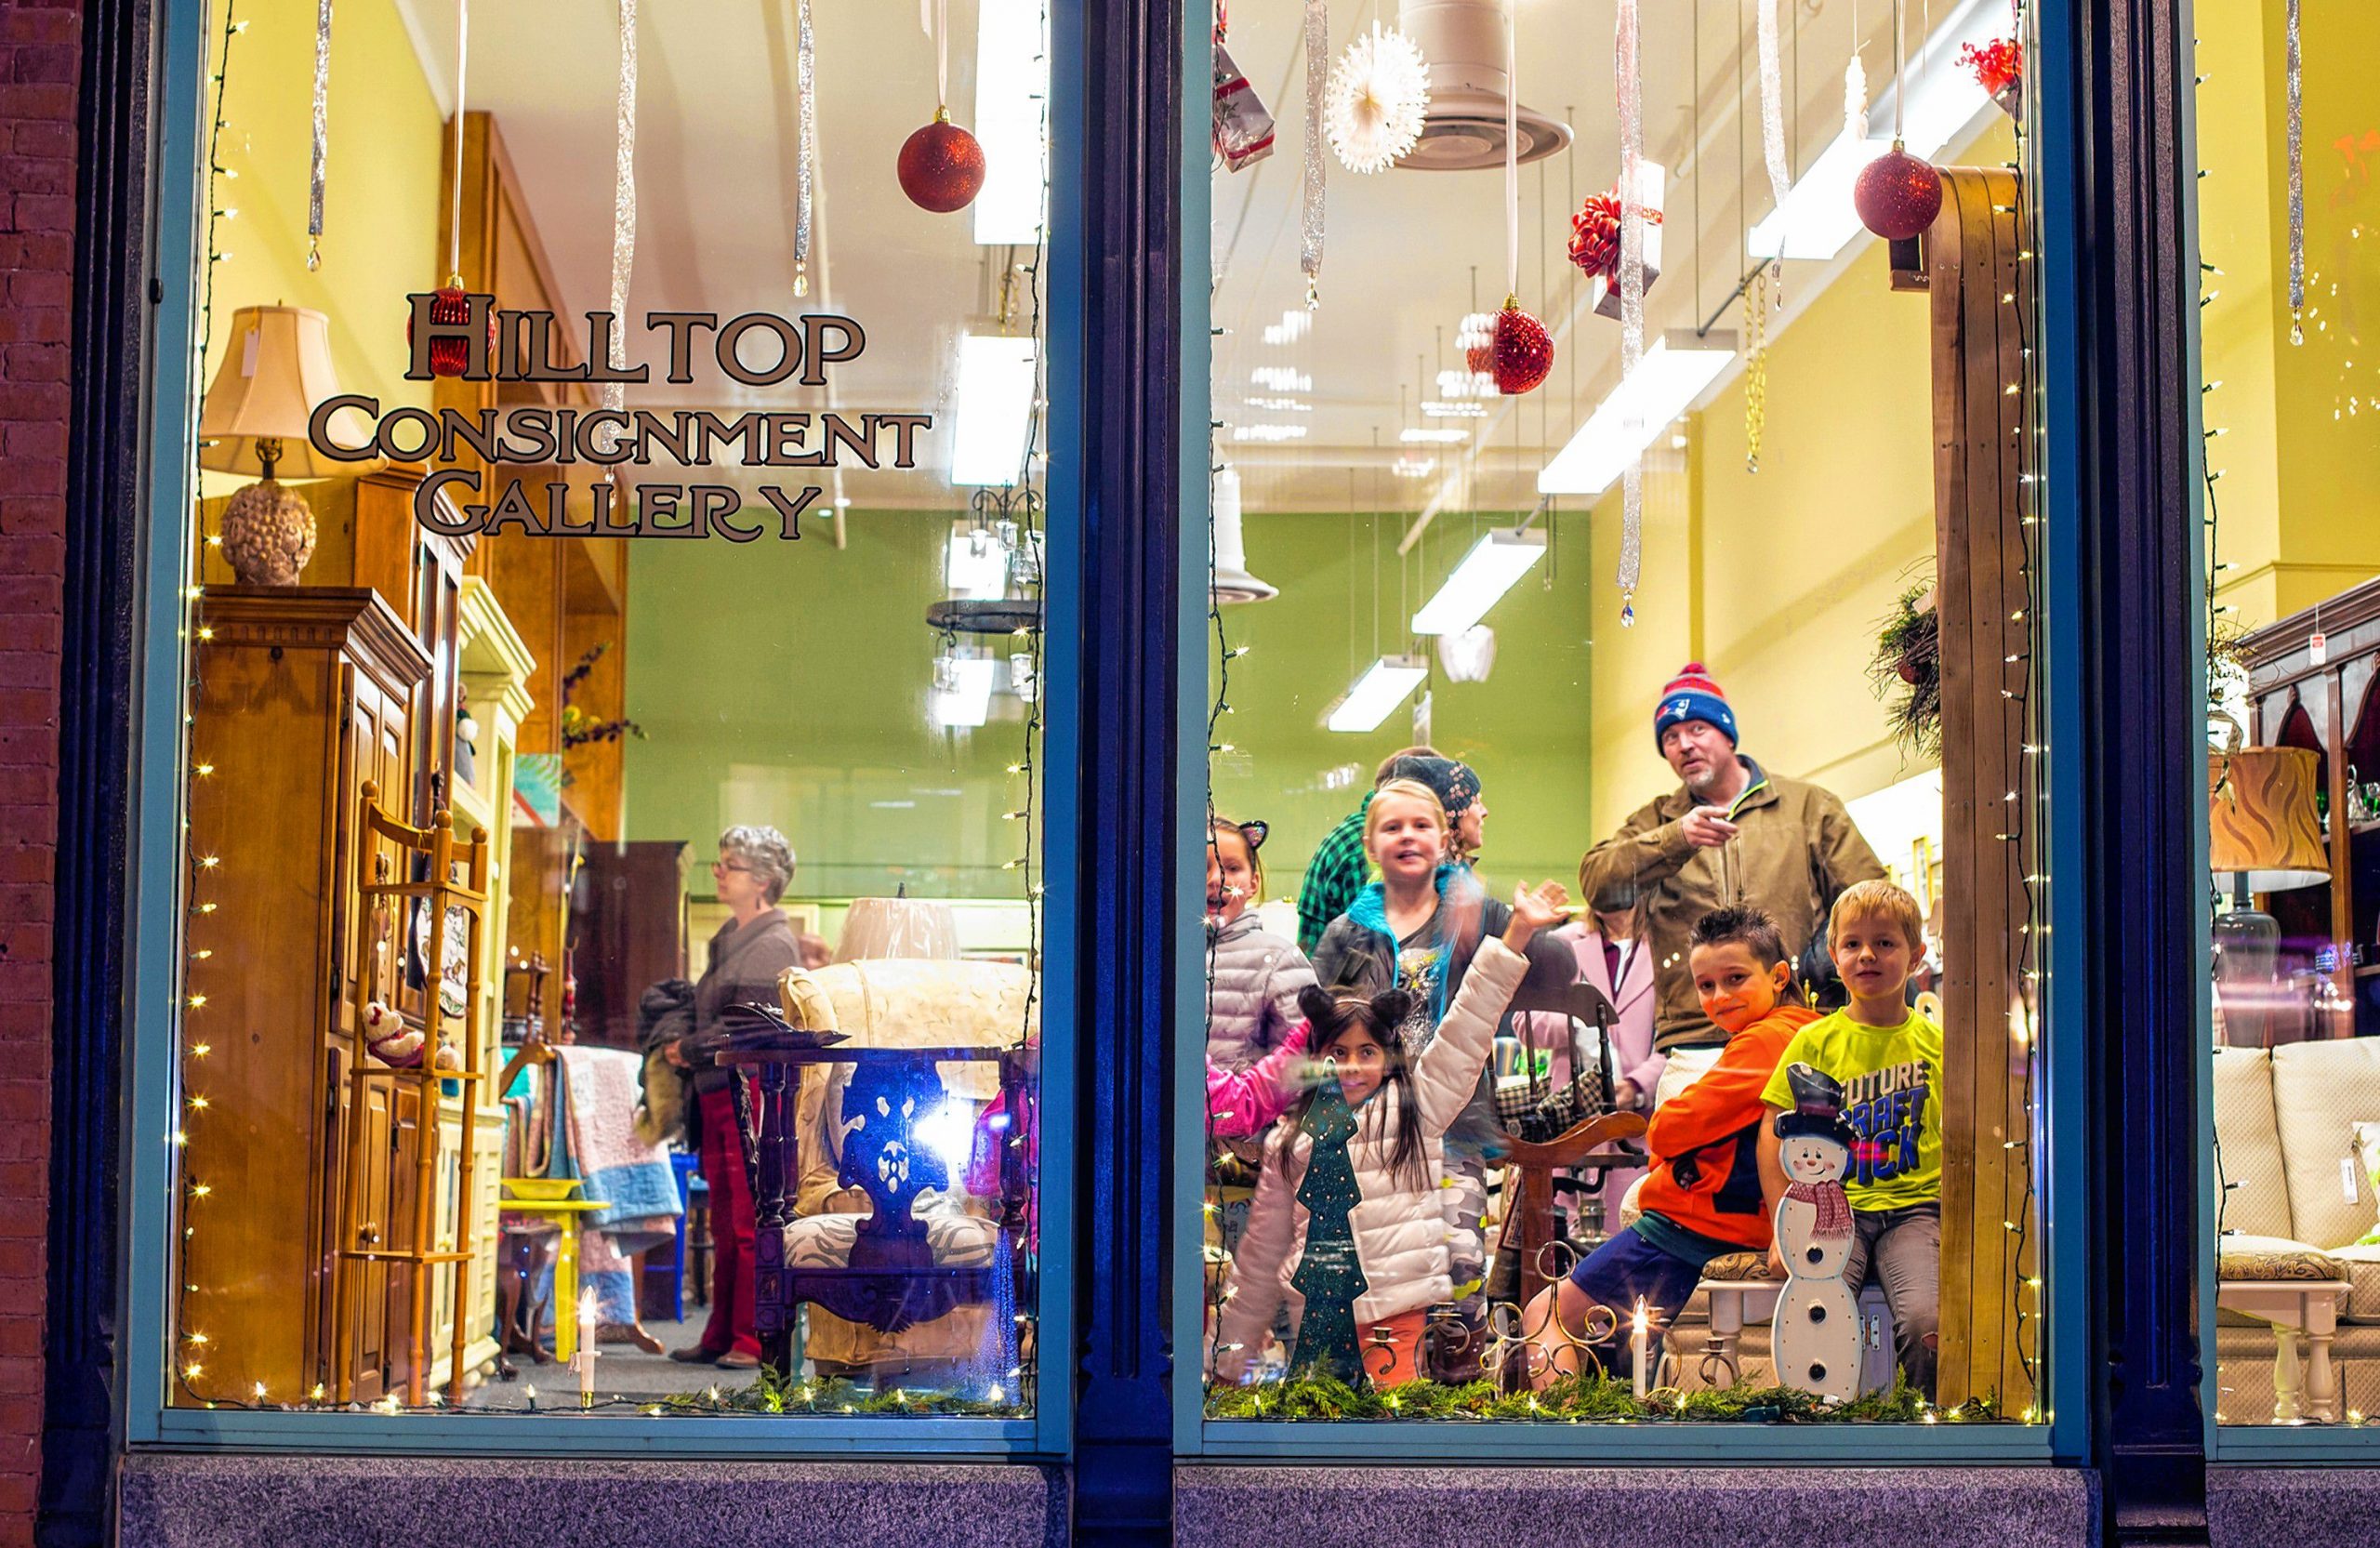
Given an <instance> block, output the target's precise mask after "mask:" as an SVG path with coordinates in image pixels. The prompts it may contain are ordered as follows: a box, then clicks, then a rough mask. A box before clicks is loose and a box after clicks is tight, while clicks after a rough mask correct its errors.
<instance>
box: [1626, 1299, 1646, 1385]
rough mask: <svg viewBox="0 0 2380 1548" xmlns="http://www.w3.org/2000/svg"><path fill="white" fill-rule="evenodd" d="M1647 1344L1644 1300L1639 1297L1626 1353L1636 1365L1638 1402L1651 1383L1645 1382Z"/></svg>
mask: <svg viewBox="0 0 2380 1548" xmlns="http://www.w3.org/2000/svg"><path fill="white" fill-rule="evenodd" d="M1647 1342H1648V1341H1647V1339H1646V1322H1645V1298H1644V1297H1643V1296H1641V1295H1640V1296H1638V1297H1637V1298H1636V1318H1635V1324H1634V1328H1633V1330H1632V1331H1631V1332H1630V1333H1629V1335H1628V1353H1629V1354H1630V1355H1631V1356H1633V1358H1634V1361H1635V1365H1636V1396H1637V1399H1638V1401H1640V1402H1641V1401H1643V1399H1644V1396H1645V1392H1646V1388H1647V1387H1648V1386H1650V1385H1651V1383H1650V1382H1649V1380H1647V1372H1646V1366H1647V1365H1648V1363H1649V1362H1648V1361H1647V1359H1646V1343H1647Z"/></svg>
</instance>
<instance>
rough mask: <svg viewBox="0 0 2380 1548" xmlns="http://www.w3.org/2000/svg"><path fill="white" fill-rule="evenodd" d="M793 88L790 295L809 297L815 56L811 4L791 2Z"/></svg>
mask: <svg viewBox="0 0 2380 1548" xmlns="http://www.w3.org/2000/svg"><path fill="white" fill-rule="evenodd" d="M793 79H794V84H795V85H796V86H798V87H799V88H800V92H801V107H800V119H799V120H798V132H799V133H800V136H801V143H800V148H799V149H798V150H797V151H796V152H795V154H794V203H793V293H794V295H796V296H797V297H800V296H807V295H809V294H810V235H811V228H812V222H813V219H814V218H815V216H814V213H813V200H815V199H816V197H817V180H816V179H817V177H818V108H817V100H816V98H817V87H818V52H817V46H816V43H815V40H814V39H813V37H812V35H811V32H810V0H794V64H793Z"/></svg>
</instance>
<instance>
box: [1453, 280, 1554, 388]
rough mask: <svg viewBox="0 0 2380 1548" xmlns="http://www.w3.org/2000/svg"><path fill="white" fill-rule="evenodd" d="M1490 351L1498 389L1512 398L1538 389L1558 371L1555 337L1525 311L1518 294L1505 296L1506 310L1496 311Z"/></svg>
mask: <svg viewBox="0 0 2380 1548" xmlns="http://www.w3.org/2000/svg"><path fill="white" fill-rule="evenodd" d="M1473 353H1474V355H1475V354H1476V353H1477V351H1473ZM1488 355H1489V364H1488V371H1489V372H1490V373H1491V374H1492V375H1493V376H1494V377H1495V378H1496V390H1497V391H1499V392H1501V393H1502V394H1504V395H1505V396H1506V397H1508V398H1517V397H1519V396H1520V395H1521V394H1522V393H1524V392H1529V391H1534V390H1536V389H1537V388H1538V387H1539V386H1540V384H1542V383H1543V382H1544V380H1545V378H1546V377H1547V376H1549V375H1550V374H1552V372H1553V370H1554V336H1553V335H1551V334H1549V333H1547V332H1546V331H1545V324H1542V323H1540V322H1539V321H1538V320H1537V319H1536V318H1534V317H1531V316H1530V315H1529V314H1528V313H1527V312H1526V311H1522V310H1521V303H1520V298H1519V297H1517V296H1512V297H1507V298H1505V300H1504V310H1503V311H1500V312H1498V313H1497V314H1496V331H1495V334H1494V336H1493V337H1491V338H1490V339H1489V340H1488Z"/></svg>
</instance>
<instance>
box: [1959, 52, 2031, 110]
mask: <svg viewBox="0 0 2380 1548" xmlns="http://www.w3.org/2000/svg"><path fill="white" fill-rule="evenodd" d="M1959 63H1960V64H1962V65H1964V66H1965V67H1966V70H1967V73H1969V74H1971V75H1973V76H1974V77H1975V79H1976V84H1977V86H1981V87H1983V89H1984V90H1985V92H1987V93H1988V94H1990V96H1993V97H1997V96H1999V95H2000V94H2001V93H2002V92H2003V91H2005V90H2007V89H2008V88H2009V87H2010V86H2015V85H2016V83H2017V82H2018V81H2020V80H2022V79H2024V75H2025V49H2024V46H2023V45H2022V44H2019V43H2018V42H2017V41H2016V39H2015V38H2013V37H1996V38H1993V39H1992V40H1991V41H1990V43H1987V44H1985V45H1984V46H1982V47H1980V48H1978V47H1977V46H1975V45H1974V44H1972V43H1970V44H1966V45H1964V46H1961V48H1960V49H1959Z"/></svg>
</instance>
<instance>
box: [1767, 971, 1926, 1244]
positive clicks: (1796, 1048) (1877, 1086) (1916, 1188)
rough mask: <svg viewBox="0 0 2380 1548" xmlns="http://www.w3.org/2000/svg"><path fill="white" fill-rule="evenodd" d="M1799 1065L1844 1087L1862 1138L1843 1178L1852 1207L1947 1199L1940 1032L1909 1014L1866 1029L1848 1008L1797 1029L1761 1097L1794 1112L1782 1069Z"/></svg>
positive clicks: (1848, 1113) (1848, 1114)
mask: <svg viewBox="0 0 2380 1548" xmlns="http://www.w3.org/2000/svg"><path fill="white" fill-rule="evenodd" d="M1796 1064H1803V1065H1810V1066H1811V1067H1812V1068H1814V1069H1819V1070H1823V1071H1825V1072H1826V1073H1827V1074H1829V1075H1831V1076H1832V1077H1834V1078H1835V1079H1836V1080H1838V1081H1840V1082H1841V1083H1842V1085H1843V1116H1844V1118H1845V1119H1847V1120H1848V1121H1849V1122H1850V1124H1851V1128H1852V1131H1853V1132H1855V1133H1857V1134H1858V1136H1859V1141H1860V1143H1859V1144H1858V1145H1857V1146H1856V1147H1855V1148H1854V1149H1853V1152H1852V1157H1851V1166H1850V1169H1849V1170H1848V1171H1845V1173H1844V1176H1843V1191H1844V1193H1845V1195H1846V1196H1847V1197H1849V1198H1850V1200H1851V1207H1852V1208H1853V1209H1855V1210H1869V1211H1882V1210H1898V1209H1902V1208H1904V1207H1906V1206H1908V1205H1911V1204H1930V1203H1933V1202H1935V1201H1937V1200H1938V1199H1939V1198H1940V1197H1942V1101H1941V1094H1942V1029H1941V1028H1940V1027H1938V1026H1937V1025H1934V1024H1933V1023H1932V1022H1930V1021H1927V1020H1926V1019H1925V1018H1924V1016H1921V1015H1919V1014H1918V1013H1917V1012H1914V1011H1912V1012H1910V1014H1909V1019H1908V1020H1907V1021H1905V1022H1902V1023H1901V1024H1900V1025H1898V1026H1869V1025H1865V1024H1864V1023H1861V1022H1856V1021H1853V1020H1852V1019H1851V1013H1850V1012H1848V1011H1837V1012H1834V1014H1832V1015H1831V1016H1822V1017H1820V1018H1819V1019H1818V1020H1817V1021H1814V1022H1812V1023H1810V1025H1807V1026H1805V1027H1803V1028H1802V1029H1801V1030H1800V1031H1799V1032H1796V1033H1794V1034H1793V1040H1792V1042H1790V1043H1788V1044H1787V1045H1786V1046H1785V1056H1784V1057H1783V1058H1781V1059H1779V1060H1778V1062H1777V1073H1776V1074H1774V1075H1772V1076H1770V1077H1769V1078H1768V1086H1767V1088H1766V1089H1765V1091H1763V1092H1761V1100H1762V1101H1764V1102H1766V1103H1767V1104H1768V1105H1770V1106H1772V1107H1782V1108H1785V1109H1786V1110H1787V1111H1789V1112H1790V1111H1791V1110H1792V1106H1793V1089H1792V1085H1791V1083H1789V1082H1788V1080H1787V1079H1786V1076H1785V1072H1786V1071H1787V1070H1788V1069H1790V1068H1792V1066H1793V1065H1796Z"/></svg>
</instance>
